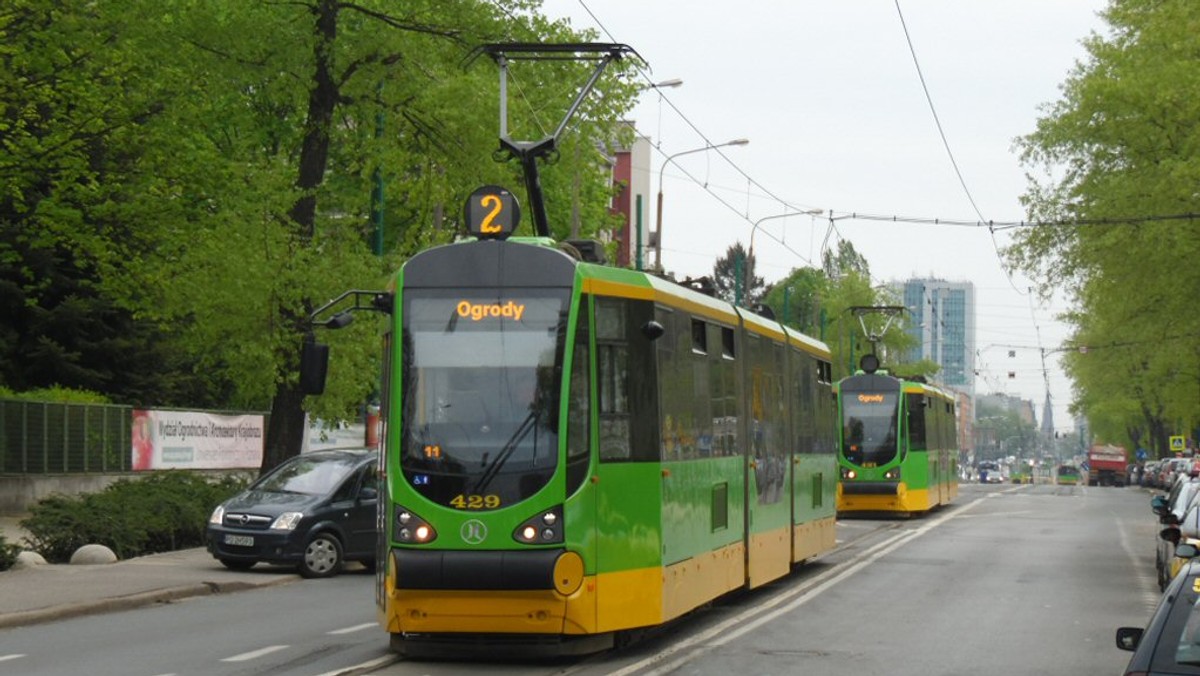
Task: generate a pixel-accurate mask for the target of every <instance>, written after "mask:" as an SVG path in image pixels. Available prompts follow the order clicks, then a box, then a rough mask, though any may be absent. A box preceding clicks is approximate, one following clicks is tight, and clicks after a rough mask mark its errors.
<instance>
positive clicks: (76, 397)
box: [0, 385, 109, 404]
mask: <svg viewBox="0 0 1200 676" xmlns="http://www.w3.org/2000/svg"><path fill="white" fill-rule="evenodd" d="M0 397H3V398H5V399H19V400H22V401H43V402H53V403H57V404H107V403H109V400H108V397H106V396H104V395H103V394H100V393H98V392H89V391H87V390H74V389H69V388H66V387H60V386H58V385H55V386H53V387H43V388H39V389H34V390H29V391H27V392H13V391H11V390H9V389H7V388H3V387H0Z"/></svg>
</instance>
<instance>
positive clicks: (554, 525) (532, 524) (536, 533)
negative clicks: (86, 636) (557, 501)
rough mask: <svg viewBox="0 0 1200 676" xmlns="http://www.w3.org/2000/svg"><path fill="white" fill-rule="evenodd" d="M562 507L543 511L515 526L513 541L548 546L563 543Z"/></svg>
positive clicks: (558, 506) (557, 506)
mask: <svg viewBox="0 0 1200 676" xmlns="http://www.w3.org/2000/svg"><path fill="white" fill-rule="evenodd" d="M562 520H563V519H562V505H556V506H554V507H552V508H550V509H548V510H545V511H543V512H541V513H539V514H537V515H535V516H533V517H531V518H529V519H526V520H525V521H522V522H521V525H519V526H517V529H516V530H515V531H513V539H514V540H516V541H517V542H520V543H522V544H526V545H548V544H556V543H559V542H562V541H563V526H562Z"/></svg>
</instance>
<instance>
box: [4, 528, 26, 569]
mask: <svg viewBox="0 0 1200 676" xmlns="http://www.w3.org/2000/svg"><path fill="white" fill-rule="evenodd" d="M20 553H21V548H20V547H18V546H16V545H10V544H8V541H7V540H5V538H4V534H3V533H0V570H8V569H9V568H12V567H13V564H14V563H16V562H17V554H20Z"/></svg>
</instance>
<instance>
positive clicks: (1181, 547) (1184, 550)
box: [1175, 542, 1200, 559]
mask: <svg viewBox="0 0 1200 676" xmlns="http://www.w3.org/2000/svg"><path fill="white" fill-rule="evenodd" d="M1196 554H1200V549H1197V548H1196V545H1193V544H1190V543H1187V542H1185V543H1183V544H1178V545H1175V556H1176V557H1177V558H1180V559H1191V558H1195V556H1196Z"/></svg>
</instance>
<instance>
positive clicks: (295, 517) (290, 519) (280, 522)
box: [271, 512, 304, 530]
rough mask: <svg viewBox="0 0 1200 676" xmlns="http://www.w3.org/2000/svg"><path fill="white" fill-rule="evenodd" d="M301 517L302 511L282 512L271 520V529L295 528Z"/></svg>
mask: <svg viewBox="0 0 1200 676" xmlns="http://www.w3.org/2000/svg"><path fill="white" fill-rule="evenodd" d="M303 518H304V513H303V512H284V513H283V514H280V515H279V516H277V517H275V520H274V521H272V522H271V530H296V526H299V525H300V519H303Z"/></svg>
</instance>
